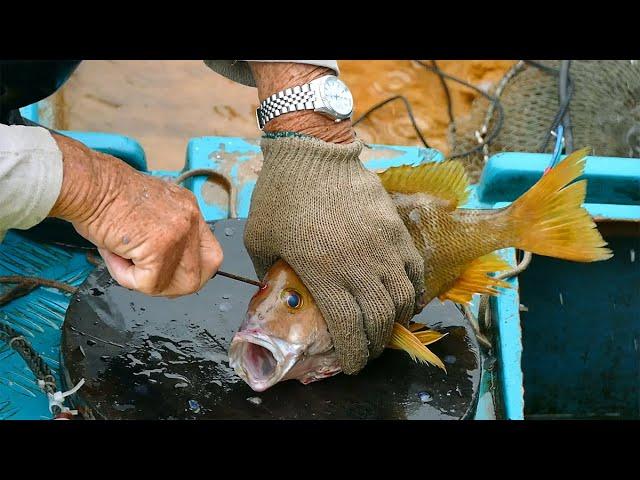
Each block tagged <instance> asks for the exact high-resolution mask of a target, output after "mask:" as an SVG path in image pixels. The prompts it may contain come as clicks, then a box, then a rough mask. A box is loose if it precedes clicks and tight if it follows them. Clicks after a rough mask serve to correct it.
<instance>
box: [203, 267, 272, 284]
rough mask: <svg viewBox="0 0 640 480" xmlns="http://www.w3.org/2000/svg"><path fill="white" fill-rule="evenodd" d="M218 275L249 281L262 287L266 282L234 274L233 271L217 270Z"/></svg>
mask: <svg viewBox="0 0 640 480" xmlns="http://www.w3.org/2000/svg"><path fill="white" fill-rule="evenodd" d="M216 275H220V276H222V277H227V278H231V279H233V280H238V281H239V282H244V283H249V284H251V285H255V286H256V287H260V288H262V287H264V284H263V283H261V282H258V281H256V280H251V279H249V278H246V277H241V276H240V275H234V274H233V273H227V272H223V271H220V270H218V271H217V272H216ZM216 275H214V276H213V277H212V278H215V276H216Z"/></svg>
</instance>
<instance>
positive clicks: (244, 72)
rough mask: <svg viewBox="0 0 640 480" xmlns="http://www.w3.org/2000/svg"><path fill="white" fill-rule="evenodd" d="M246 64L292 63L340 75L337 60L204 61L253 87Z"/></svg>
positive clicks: (236, 80) (224, 74) (233, 78)
mask: <svg viewBox="0 0 640 480" xmlns="http://www.w3.org/2000/svg"><path fill="white" fill-rule="evenodd" d="M248 62H293V63H305V64H308V65H316V66H318V67H326V68H330V69H332V70H333V71H334V72H335V73H336V75H339V74H340V70H339V69H338V61H337V60H205V61H204V63H206V64H207V66H208V67H209V68H210V69H211V70H213V71H214V72H216V73H219V74H220V75H223V76H225V77H227V78H228V79H230V80H233V81H234V82H238V83H241V84H243V85H247V86H249V87H255V86H256V81H255V79H254V78H253V74H252V73H251V68H250V67H249V63H248Z"/></svg>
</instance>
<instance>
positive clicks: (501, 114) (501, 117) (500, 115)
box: [414, 60, 504, 158]
mask: <svg viewBox="0 0 640 480" xmlns="http://www.w3.org/2000/svg"><path fill="white" fill-rule="evenodd" d="M414 62H416V63H418V64H420V65H422V66H423V67H424V68H426V69H427V70H431V71H432V72H434V73H436V74H438V75H440V76H441V77H443V78H447V79H449V80H452V81H454V82H457V83H459V84H461V85H464V86H465V87H467V88H470V89H472V90H475V91H476V92H478V93H479V94H480V95H482V96H483V97H485V98H486V99H488V100H489V101H490V102H491V103H492V104H493V106H494V108H495V109H497V111H498V119H497V121H496V126H495V127H494V129H493V130H492V131H491V133H490V134H489V135H487V138H486V139H485V140H484V141H483V143H481V144H480V145H478V146H476V147H474V148H471V149H469V150H467V151H466V152H462V153H457V154H455V155H451V156H450V157H449V158H458V157H464V156H467V155H469V154H471V153H475V152H477V151H480V150H482V149H483V148H484V145H488V144H490V143H491V142H493V141H494V140H495V139H496V137H497V136H498V133H500V130H501V129H502V125H503V122H504V109H503V108H502V104H501V103H500V100H499V99H498V98H497V97H494V96H492V95H489V94H488V93H487V92H485V91H483V90H482V89H480V88H478V87H476V86H475V85H472V84H470V83H469V82H466V81H464V80H462V79H461V78H458V77H454V76H453V75H449V74H448V73H445V72H443V71H442V70H440V69H439V68H436V67H432V66H430V65H427V64H426V63H424V62H422V61H420V60H414Z"/></svg>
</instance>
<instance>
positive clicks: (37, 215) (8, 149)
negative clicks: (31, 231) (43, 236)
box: [0, 124, 63, 241]
mask: <svg viewBox="0 0 640 480" xmlns="http://www.w3.org/2000/svg"><path fill="white" fill-rule="evenodd" d="M62 172H63V165H62V152H61V151H60V149H59V148H58V144H57V143H56V141H55V140H54V139H53V137H52V136H51V134H50V133H49V131H48V130H46V129H44V128H42V127H25V126H21V125H11V126H7V125H2V124H0V241H1V239H2V237H4V233H5V231H6V230H9V229H10V228H17V229H22V230H24V229H27V228H31V227H33V226H34V225H36V224H37V223H40V222H41V221H42V220H44V219H45V218H46V217H47V215H49V212H50V211H51V209H52V208H53V205H54V204H55V202H56V200H57V199H58V195H60V189H61V187H62Z"/></svg>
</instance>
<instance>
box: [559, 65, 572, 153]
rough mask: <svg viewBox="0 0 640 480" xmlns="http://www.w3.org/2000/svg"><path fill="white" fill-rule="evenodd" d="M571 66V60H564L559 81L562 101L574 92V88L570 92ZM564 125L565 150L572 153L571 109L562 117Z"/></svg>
mask: <svg viewBox="0 0 640 480" xmlns="http://www.w3.org/2000/svg"><path fill="white" fill-rule="evenodd" d="M570 68H571V60H562V63H561V64H560V82H559V85H558V87H559V90H560V95H559V96H560V102H561V103H564V102H565V101H567V97H568V96H569V97H570V96H571V94H573V90H572V91H571V93H569V83H570V82H571V79H570V78H569V69H570ZM562 126H563V127H564V146H565V151H566V152H567V153H571V152H572V151H573V132H572V129H571V116H570V115H569V109H568V108H567V111H566V112H565V113H564V115H563V117H562Z"/></svg>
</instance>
